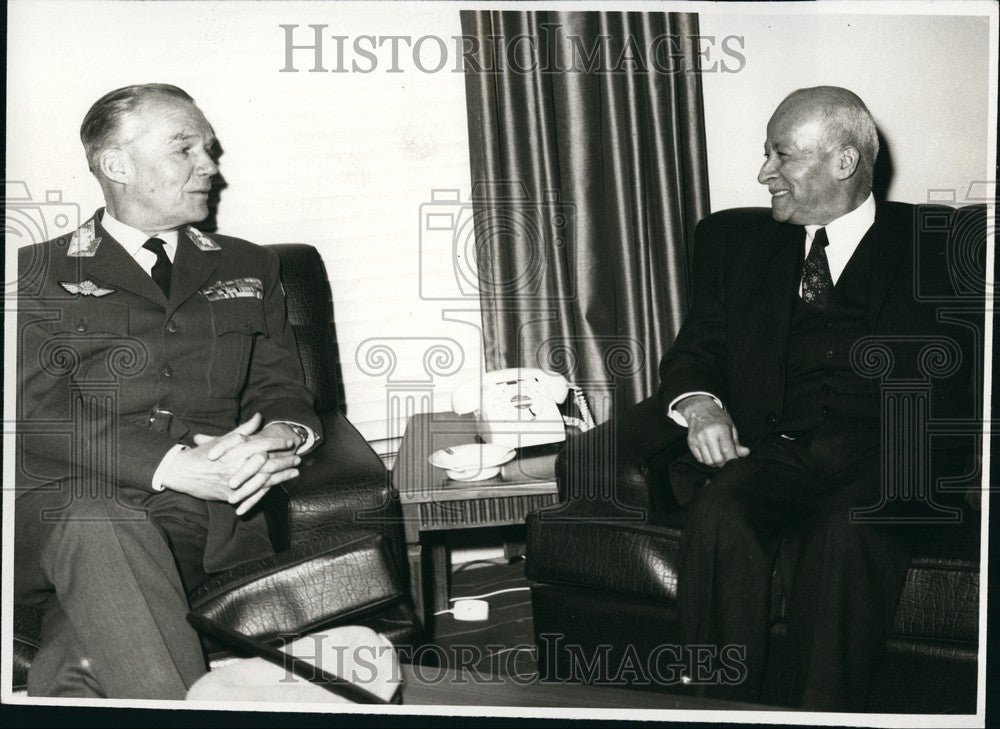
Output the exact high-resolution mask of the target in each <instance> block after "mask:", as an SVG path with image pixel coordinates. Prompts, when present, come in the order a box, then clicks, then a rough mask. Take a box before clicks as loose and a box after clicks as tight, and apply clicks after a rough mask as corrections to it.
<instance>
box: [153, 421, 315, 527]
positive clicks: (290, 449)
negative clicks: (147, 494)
mask: <svg viewBox="0 0 1000 729" xmlns="http://www.w3.org/2000/svg"><path fill="white" fill-rule="evenodd" d="M260 424H261V417H260V415H259V414H255V415H254V416H253V417H252V418H250V419H249V420H247V421H246V422H245V423H243V424H242V425H239V426H237V427H236V428H234V429H233V430H231V431H229V432H228V433H225V434H224V435H220V436H216V437H213V436H209V435H202V434H198V435H195V437H194V442H195V447H194V448H189V449H187V450H185V451H181V452H180V453H178V454H176V455H175V456H174V458H173V460H172V461H171V462H170V464H169V469H168V470H169V472H168V473H167V474H166V476H165V477H164V479H163V485H164V486H165V487H166V488H169V489H172V490H174V491H179V492H181V493H186V494H189V495H190V496H194V497H195V498H199V499H204V500H206V501H227V502H229V503H230V504H233V505H234V506H236V513H237V514H245V513H246V512H247V511H249V510H250V509H251V508H253V506H254V505H255V504H256V503H257V502H258V501H260V500H261V499H262V498H263V497H264V495H265V494H266V493H267V492H268V491H269V490H270V488H271V487H272V486H276V485H277V484H279V483H282V482H283V481H288V480H289V479H292V478H295V477H296V476H298V475H299V472H298V470H296V466H298V465H299V463H300V462H301V459H300V458H299V457H298V456H297V455H295V449H296V448H298V446H299V445H300V443H299V442H298V440H299V439H298V438H297V437H296V436H295V434H294V432H293V431H292V430H291V429H290V428H289V427H288V426H287V425H283V424H281V423H271V424H269V425H268V426H267V427H265V428H263V429H261V427H260ZM237 505H238V506H237Z"/></svg>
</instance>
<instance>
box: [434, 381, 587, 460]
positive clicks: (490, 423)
mask: <svg viewBox="0 0 1000 729" xmlns="http://www.w3.org/2000/svg"><path fill="white" fill-rule="evenodd" d="M570 390H573V392H574V402H575V403H576V406H577V409H578V410H579V411H580V415H581V417H580V418H575V417H569V416H564V415H563V414H562V413H560V412H559V408H558V406H557V403H561V402H563V401H565V400H566V396H567V395H568V394H569V392H570ZM451 406H452V409H453V410H454V411H455V412H456V413H471V412H475V413H477V414H478V416H479V425H480V434H481V435H482V437H483V440H485V441H486V442H487V443H495V444H497V445H505V446H510V447H511V448H526V447H528V446H534V445H543V444H546V443H559V442H561V441H564V440H566V429H565V426H566V425H571V426H574V427H576V428H578V429H579V430H581V431H586V430H590V429H591V428H593V427H594V418H593V416H592V415H591V413H590V408H589V407H588V406H587V400H586V398H585V396H584V394H583V392H582V391H581V390H580V388H579V387H576V386H575V385H572V384H570V383H569V382H567V381H566V378H565V377H563V376H562V375H560V374H557V373H555V372H548V371H547V370H540V369H533V368H514V369H505V370H495V371H493V372H487V373H486V374H485V375H484V376H483V377H482V378H481V379H480V378H476V380H475V381H473V382H468V383H466V384H464V385H461V386H459V387H458V388H456V389H455V391H454V392H453V393H452V396H451Z"/></svg>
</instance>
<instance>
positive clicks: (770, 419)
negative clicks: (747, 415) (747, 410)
mask: <svg viewBox="0 0 1000 729" xmlns="http://www.w3.org/2000/svg"><path fill="white" fill-rule="evenodd" d="M777 422H778V416H777V415H768V416H767V424H768V425H774V424H775V423H777Z"/></svg>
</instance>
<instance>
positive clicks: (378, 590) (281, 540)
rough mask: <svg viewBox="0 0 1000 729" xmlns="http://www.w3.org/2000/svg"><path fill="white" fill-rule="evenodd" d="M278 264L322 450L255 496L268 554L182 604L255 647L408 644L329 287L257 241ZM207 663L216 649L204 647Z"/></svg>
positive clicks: (374, 470)
mask: <svg viewBox="0 0 1000 729" xmlns="http://www.w3.org/2000/svg"><path fill="white" fill-rule="evenodd" d="M269 247H270V248H272V249H273V250H274V251H275V252H276V253H277V254H278V257H279V259H280V261H281V280H282V283H283V285H284V287H285V293H286V296H287V299H288V317H289V321H290V323H291V325H292V328H293V329H294V331H295V337H296V342H297V344H298V348H299V355H300V358H301V360H302V366H303V369H304V371H305V377H306V382H307V383H308V385H309V386H310V387H311V388H312V390H313V392H315V393H316V410H317V413H318V414H319V415H320V418H321V419H322V422H323V433H324V440H323V443H322V444H321V445H320V446H319V447H318V448H317V449H316V450H315V451H313V453H311V454H309V455H308V456H307V457H305V458H304V459H303V463H302V466H301V468H300V471H301V474H302V475H301V476H300V477H299V478H298V479H296V480H295V481H293V482H291V483H290V484H287V485H286V486H287V488H286V489H284V491H280V490H277V489H276V490H274V491H272V493H270V494H268V497H267V499H266V502H267V505H266V513H267V517H268V524H269V527H270V530H271V537H272V541H273V542H274V543H275V546H276V548H277V549H279V550H280V551H279V552H278V554H276V555H273V556H271V557H268V558H265V559H261V560H256V561H254V562H250V563H246V564H243V565H240V566H239V567H236V568H234V569H231V570H228V571H226V572H223V573H220V574H218V575H216V576H214V577H213V578H212V580H210V581H209V582H208V583H206V584H204V585H202V586H201V587H200V588H199V589H198V590H197V591H195V593H193V594H192V595H191V596H190V599H191V606H192V609H194V610H196V611H198V612H200V613H202V614H203V615H207V616H209V617H213V618H216V619H218V620H220V621H221V622H222V623H223V624H225V625H228V626H229V627H231V628H234V629H235V630H239V631H242V632H244V633H247V634H248V635H252V636H255V637H258V638H261V639H263V640H272V641H273V640H281V639H282V638H281V636H285V637H287V636H288V635H289V634H293V635H301V634H303V633H306V632H312V631H314V630H322V629H325V628H329V627H333V626H336V625H343V624H347V623H351V624H360V625H366V626H368V627H371V628H373V629H374V630H376V631H377V632H380V633H384V634H385V635H386V636H387V637H388V638H389V639H390V640H391V641H392V642H393V643H394V644H395V645H396V646H397V647H399V646H405V645H413V644H415V643H416V642H418V641H419V637H420V628H419V622H418V621H417V618H416V615H415V614H414V612H413V608H412V606H411V605H410V601H409V590H408V587H407V571H406V570H407V568H406V560H405V559H404V558H403V550H404V549H405V543H404V541H403V534H402V527H401V524H402V517H401V513H400V510H399V503H398V500H397V499H396V498H395V496H394V494H393V492H392V489H391V487H390V481H389V478H388V473H387V472H386V470H385V467H384V465H383V464H382V461H381V459H380V458H379V457H378V456H377V455H376V454H375V452H374V451H372V449H371V448H370V447H369V446H368V443H367V442H365V440H364V438H362V437H361V435H360V434H359V433H358V431H357V430H355V428H354V426H353V425H351V423H350V421H348V420H347V418H346V417H345V415H344V413H343V412H342V410H341V403H342V401H343V398H342V397H341V382H340V367H339V366H338V365H339V359H338V357H337V344H336V337H335V331H334V324H333V308H332V303H331V302H332V297H331V293H330V286H329V283H328V282H327V278H326V271H325V268H324V267H323V261H322V259H321V258H320V256H319V253H318V252H317V251H316V249H315V248H313V247H312V246H309V245H302V244H281V245H274V246H269ZM40 630H41V610H40V609H38V608H34V607H28V606H15V609H14V682H13V684H14V689H15V690H19V689H22V688H23V687H24V686H25V684H26V682H27V672H28V667H29V666H30V665H31V660H32V658H33V657H34V655H35V653H36V651H37V650H38V636H39V634H40ZM206 648H207V650H208V651H209V654H210V656H211V657H212V658H213V659H214V658H222V657H224V656H225V651H223V650H221V649H220V648H219V647H218V646H214V645H211V644H207V645H206Z"/></svg>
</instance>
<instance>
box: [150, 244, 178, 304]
mask: <svg viewBox="0 0 1000 729" xmlns="http://www.w3.org/2000/svg"><path fill="white" fill-rule="evenodd" d="M163 246H164V243H163V241H162V240H160V239H159V238H150V239H149V240H147V241H146V242H145V243H143V244H142V247H143V248H145V249H146V250H147V251H152V252H153V253H154V254H155V255H156V263H154V264H153V270H152V271H150V272H149V275H150V276H152V277H153V281H155V282H156V285H157V286H159V287H160V291H162V292H163V295H164V296H166V297H167V298H168V299H169V298H170V269H171V268H173V264H172V263H171V262H170V258H169V257H168V256H167V252H166V251H165V250H164V249H163Z"/></svg>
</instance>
